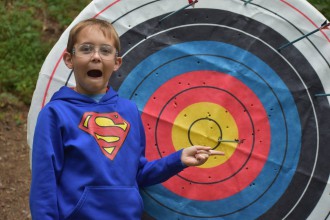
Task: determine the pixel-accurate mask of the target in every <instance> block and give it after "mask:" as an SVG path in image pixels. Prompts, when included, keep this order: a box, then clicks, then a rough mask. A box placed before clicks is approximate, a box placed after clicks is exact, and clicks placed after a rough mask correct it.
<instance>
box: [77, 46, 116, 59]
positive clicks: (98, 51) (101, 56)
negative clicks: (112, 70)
mask: <svg viewBox="0 0 330 220" xmlns="http://www.w3.org/2000/svg"><path fill="white" fill-rule="evenodd" d="M83 45H88V46H93V52H91V54H90V56H89V58H91V57H92V56H93V55H94V54H95V53H96V52H97V53H98V55H99V56H100V58H101V59H102V60H111V59H112V58H111V59H104V58H103V55H102V54H100V47H102V46H108V47H111V48H112V49H114V50H115V51H116V52H115V57H118V55H119V53H118V51H117V49H116V48H114V47H113V46H112V45H109V44H102V45H101V46H99V47H98V50H96V49H95V48H97V47H96V46H95V45H94V44H80V45H78V47H81V46H83ZM72 54H73V55H76V56H77V57H81V58H84V57H85V56H79V55H77V51H76V48H75V47H73V49H72ZM112 54H113V53H112V52H111V54H110V55H112ZM86 55H89V54H86ZM86 58H87V56H86Z"/></svg>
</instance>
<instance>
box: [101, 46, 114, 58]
mask: <svg viewBox="0 0 330 220" xmlns="http://www.w3.org/2000/svg"><path fill="white" fill-rule="evenodd" d="M112 51H113V49H112V47H110V46H101V47H100V53H101V54H102V55H105V56H108V55H111V54H112Z"/></svg>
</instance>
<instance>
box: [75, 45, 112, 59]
mask: <svg viewBox="0 0 330 220" xmlns="http://www.w3.org/2000/svg"><path fill="white" fill-rule="evenodd" d="M95 48H96V47H95V45H93V44H81V45H79V46H78V47H77V49H75V48H73V50H72V54H74V55H76V56H77V57H82V58H88V59H90V58H91V57H92V56H93V55H94V54H95V52H96V51H97V52H98V54H99V56H100V57H101V59H103V60H112V59H113V56H112V55H113V54H116V56H118V52H117V51H116V49H115V48H113V47H112V46H110V45H106V44H103V45H101V46H100V47H99V48H98V50H96V49H95Z"/></svg>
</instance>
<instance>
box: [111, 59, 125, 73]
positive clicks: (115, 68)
mask: <svg viewBox="0 0 330 220" xmlns="http://www.w3.org/2000/svg"><path fill="white" fill-rule="evenodd" d="M115 59H116V60H115V66H114V67H113V71H117V70H118V69H119V67H120V66H121V64H122V62H123V59H122V58H121V57H116V58H115Z"/></svg>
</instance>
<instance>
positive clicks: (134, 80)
mask: <svg viewBox="0 0 330 220" xmlns="http://www.w3.org/2000/svg"><path fill="white" fill-rule="evenodd" d="M196 62H199V65H196ZM192 64H194V65H192ZM197 70H210V71H218V72H224V73H227V74H229V75H231V76H233V77H235V78H237V79H238V80H240V81H242V82H243V83H244V84H245V85H246V86H248V87H249V88H250V89H251V90H252V91H254V93H255V94H256V95H257V96H258V98H259V100H260V101H261V103H262V104H263V106H264V108H265V110H266V111H267V114H268V115H269V116H270V117H269V118H268V119H269V123H270V127H271V148H270V152H269V157H268V160H267V162H266V164H265V166H264V167H263V169H262V171H261V172H260V174H259V176H258V177H257V178H256V179H255V181H254V185H252V186H250V187H247V188H245V189H244V190H242V191H241V192H239V193H237V194H235V195H233V196H231V197H228V198H225V199H221V200H216V201H194V200H190V199H187V198H183V197H181V196H178V195H176V194H174V193H172V192H171V191H169V190H168V189H166V188H165V187H163V186H162V185H156V186H152V187H149V188H147V189H145V192H143V193H142V194H143V197H144V201H145V206H146V207H147V209H148V210H150V211H151V212H152V213H150V214H151V215H154V216H157V215H159V216H168V217H170V216H171V217H172V218H175V217H180V218H181V219H184V218H185V217H187V218H189V217H199V218H216V217H221V216H226V217H227V218H228V219H235V218H236V217H239V216H242V215H243V216H246V218H247V219H255V218H257V217H259V216H260V215H262V214H263V213H265V212H266V211H267V210H268V209H270V208H271V207H272V206H273V205H274V204H275V203H276V201H277V200H278V199H279V198H280V197H281V196H282V194H283V193H284V192H285V190H286V189H287V187H288V185H289V183H290V181H291V179H292V177H293V175H294V173H295V171H296V167H297V164H298V161H299V154H300V147H301V145H300V143H301V136H300V135H301V125H300V119H299V115H298V112H297V108H296V105H295V102H294V99H293V97H292V95H291V92H290V91H289V89H288V88H287V87H286V85H285V84H284V82H283V81H282V79H281V78H280V77H279V76H278V75H277V74H276V72H274V71H273V70H272V69H271V68H270V67H269V66H268V65H267V64H265V63H264V62H263V61H262V60H260V59H259V58H258V57H256V56H254V55H253V54H251V53H249V52H248V51H245V50H242V49H240V48H238V47H236V46H233V45H229V44H225V43H221V42H214V41H192V42H186V43H181V44H176V45H172V46H169V47H167V48H165V49H163V50H160V51H158V52H156V53H154V54H152V55H151V56H149V57H148V58H146V59H145V60H143V61H142V62H141V63H140V64H139V65H137V66H136V67H135V68H134V69H133V70H132V71H131V72H130V73H129V75H128V76H127V78H126V79H125V81H124V82H123V83H122V85H121V87H120V88H119V94H120V95H121V96H122V97H126V98H130V99H133V100H134V101H135V102H136V103H137V105H138V108H139V109H140V110H141V111H142V110H143V109H144V106H145V105H146V103H147V101H148V100H149V98H150V96H151V95H152V94H153V93H154V92H155V91H156V90H157V89H158V88H159V87H160V86H162V85H163V84H165V83H166V82H167V81H168V80H170V79H171V78H173V77H175V76H177V75H180V74H184V73H186V72H190V71H197ZM137 84H138V86H136V85H137ZM265 94H272V96H268V97H267V96H265ZM297 143H299V144H297ZM288 158H290V159H288ZM270 176H271V178H270ZM159 194H162V195H166V196H162V195H161V196H159ZM148 195H152V197H153V198H154V199H156V200H154V199H152V198H150V197H149V196H148ZM253 195H256V196H255V197H253ZM173 200H175V201H180V204H182V205H183V207H184V212H182V211H179V210H177V207H173ZM189 204H191V205H189ZM165 206H166V207H165ZM191 207H194V208H191ZM205 207H207V210H208V212H209V213H208V215H207V216H206V215H205V214H204V213H201V212H200V211H199V210H203V209H205ZM212 210H214V213H210V212H212Z"/></svg>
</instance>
